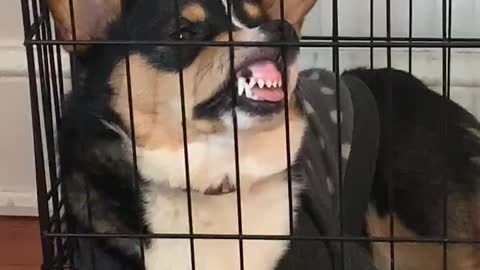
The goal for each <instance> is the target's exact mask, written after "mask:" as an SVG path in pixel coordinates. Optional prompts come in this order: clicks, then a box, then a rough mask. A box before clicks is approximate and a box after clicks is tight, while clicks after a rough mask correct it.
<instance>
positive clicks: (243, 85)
mask: <svg viewBox="0 0 480 270" xmlns="http://www.w3.org/2000/svg"><path fill="white" fill-rule="evenodd" d="M247 88H248V85H247V81H246V79H245V78H238V81H237V89H238V95H239V96H241V95H243V91H246V90H247Z"/></svg>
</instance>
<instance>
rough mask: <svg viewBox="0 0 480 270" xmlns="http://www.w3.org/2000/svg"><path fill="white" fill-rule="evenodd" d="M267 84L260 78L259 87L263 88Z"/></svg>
mask: <svg viewBox="0 0 480 270" xmlns="http://www.w3.org/2000/svg"><path fill="white" fill-rule="evenodd" d="M264 85H265V82H264V81H263V80H261V79H260V80H258V87H260V88H263V86H264Z"/></svg>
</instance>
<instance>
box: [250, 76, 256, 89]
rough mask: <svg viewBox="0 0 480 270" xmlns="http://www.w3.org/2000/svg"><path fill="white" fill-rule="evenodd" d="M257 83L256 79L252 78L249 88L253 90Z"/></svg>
mask: <svg viewBox="0 0 480 270" xmlns="http://www.w3.org/2000/svg"><path fill="white" fill-rule="evenodd" d="M256 83H257V81H255V79H254V78H250V82H249V83H248V87H250V88H252V87H253V86H254V85H255V84H256Z"/></svg>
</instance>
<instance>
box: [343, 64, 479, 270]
mask: <svg viewBox="0 0 480 270" xmlns="http://www.w3.org/2000/svg"><path fill="white" fill-rule="evenodd" d="M345 74H349V75H352V76H356V77H358V78H360V79H361V80H362V81H364V82H365V83H366V84H367V85H368V87H369V89H371V91H372V93H373V95H374V96H375V100H376V102H377V107H378V110H379V115H380V121H381V133H382V135H381V139H380V150H379V156H378V162H377V171H376V173H375V179H374V183H373V187H372V196H371V204H370V207H369V210H368V212H367V215H366V232H367V234H368V235H369V236H373V237H384V238H389V237H391V236H393V237H396V238H404V239H420V240H422V239H424V240H426V239H430V240H432V241H428V240H427V241H425V242H422V243H414V242H408V241H407V242H403V243H395V244H394V245H393V251H391V248H390V244H389V243H388V242H387V243H385V242H383V243H382V242H377V243H372V252H373V256H374V258H375V261H376V265H377V266H378V267H379V269H389V268H390V265H391V264H392V260H391V254H393V255H394V265H395V269H444V268H443V267H444V264H446V267H447V269H480V264H479V258H480V253H479V252H480V251H479V247H478V245H475V244H468V243H462V241H472V240H473V241H475V240H476V241H478V239H479V238H480V230H479V229H480V218H479V213H480V204H479V203H480V195H479V194H480V193H479V191H480V163H479V160H478V157H479V155H480V136H479V135H480V132H479V131H480V123H479V122H478V120H477V119H476V118H475V117H474V116H473V115H472V114H470V113H469V112H467V111H466V110H465V109H463V108H462V107H460V106H459V105H458V104H456V103H455V102H453V101H451V100H446V99H445V98H443V97H442V96H441V95H439V94H437V93H436V92H434V91H433V90H431V89H429V88H428V87H427V86H426V85H425V84H424V83H423V82H421V81H420V80H419V79H417V78H416V77H414V76H412V75H411V74H409V73H407V72H404V71H400V70H395V69H387V68H384V69H376V70H368V69H355V70H349V71H346V72H345ZM389 196H390V198H389ZM444 209H446V210H444ZM444 220H445V221H444ZM391 223H393V225H392V226H393V230H391V227H390V226H391ZM445 223H446V224H445ZM439 239H451V240H457V242H458V243H456V244H455V243H453V244H452V243H449V244H447V245H446V246H445V247H444V245H442V244H441V243H440V244H439V242H438V241H437V242H436V243H435V240H439ZM440 242H441V241H440ZM444 249H445V250H444ZM444 251H445V257H446V259H445V260H444V259H443V257H444Z"/></svg>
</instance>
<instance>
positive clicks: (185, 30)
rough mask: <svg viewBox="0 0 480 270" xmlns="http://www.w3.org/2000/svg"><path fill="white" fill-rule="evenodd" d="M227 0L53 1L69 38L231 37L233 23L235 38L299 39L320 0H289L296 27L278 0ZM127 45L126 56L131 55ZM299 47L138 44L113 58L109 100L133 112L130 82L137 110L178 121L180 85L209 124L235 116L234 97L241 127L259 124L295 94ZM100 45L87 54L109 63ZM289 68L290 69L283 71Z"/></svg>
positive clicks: (189, 105)
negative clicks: (282, 12)
mask: <svg viewBox="0 0 480 270" xmlns="http://www.w3.org/2000/svg"><path fill="white" fill-rule="evenodd" d="M70 2H72V3H73V12H72V11H71V9H70ZM227 2H228V1H227V0H126V1H124V3H123V5H122V1H121V0H103V1H100V0H73V1H69V0H50V1H49V8H50V10H51V12H52V14H53V17H54V18H55V21H56V26H57V29H58V32H59V33H60V36H61V38H63V39H72V36H76V39H77V40H98V39H109V40H133V41H135V40H141V41H162V40H182V41H229V39H230V35H229V29H230V26H232V34H231V38H232V40H233V41H247V42H250V41H258V42H279V41H292V42H295V41H298V36H297V33H296V32H297V31H298V30H299V29H300V27H301V22H302V21H303V16H304V15H305V14H306V13H307V12H308V10H309V9H310V8H311V6H312V5H313V3H314V2H315V1H311V0H308V1H303V2H302V1H298V0H296V1H293V0H286V1H285V10H287V11H288V10H292V3H297V4H298V7H296V9H295V11H294V13H295V15H289V13H288V12H287V13H286V14H285V18H286V19H287V20H289V21H291V22H292V23H293V24H295V25H296V28H295V27H293V26H292V24H290V23H288V22H286V21H280V20H274V19H276V18H279V17H280V16H279V6H280V5H279V2H280V0H278V1H277V0H264V1H263V2H262V1H260V0H230V1H229V2H230V5H228V4H227ZM227 6H230V7H231V10H230V11H229V10H228V9H227ZM299 9H300V10H302V11H303V12H301V11H299ZM72 14H74V17H73V20H72V17H71V15H72ZM229 14H231V15H232V16H231V18H230V17H229ZM72 21H73V22H74V24H75V31H73V30H72V25H73V23H72ZM230 22H232V23H231V24H230ZM99 47H102V49H104V50H108V46H100V45H90V46H88V47H87V46H80V47H78V48H77V49H78V51H79V52H81V53H86V52H85V51H86V50H88V51H90V50H95V49H97V50H98V48H99ZM110 48H111V47H110ZM119 51H120V50H119ZM122 53H124V51H122ZM106 54H109V53H105V55H106ZM127 54H128V55H129V58H128V59H129V61H128V63H127V62H126V61H125V57H124V56H125V55H127ZM297 54H298V48H296V47H284V49H283V52H282V49H281V48H279V47H252V46H249V47H246V46H237V47H234V48H233V50H231V49H230V48H229V47H225V46H223V47H222V46H194V45H188V46H183V45H182V46H180V45H177V46H173V45H145V44H144V45H139V44H134V45H131V46H129V47H128V50H127V52H125V55H124V56H117V58H116V60H115V61H116V62H115V63H114V64H113V68H112V70H111V74H110V76H109V84H110V86H111V88H112V90H113V92H114V93H115V100H114V101H113V104H112V105H113V106H114V107H115V108H116V110H117V111H119V112H120V114H122V112H123V113H124V114H125V116H126V115H128V113H127V112H126V109H128V106H127V105H126V102H127V100H128V98H127V96H128V95H127V90H126V89H127V88H128V86H129V85H130V86H131V88H132V93H133V99H132V100H133V102H134V108H135V110H136V112H142V113H143V114H155V115H163V116H160V117H163V118H169V119H164V120H165V121H172V120H174V119H175V118H177V116H175V115H174V113H173V114H172V112H176V111H180V108H181V106H180V104H181V103H180V93H181V92H182V91H181V90H182V89H181V88H183V93H184V99H185V113H186V117H187V120H188V121H189V123H193V125H197V126H198V127H200V128H205V127H207V128H209V127H212V126H214V125H218V124H222V125H228V124H231V114H230V113H231V111H232V109H233V107H234V106H233V103H234V100H236V112H237V116H238V123H239V125H238V126H239V128H240V129H251V128H255V127H262V126H264V124H265V123H266V122H269V123H273V122H275V121H272V120H275V119H276V118H278V119H279V118H280V117H281V116H282V112H283V109H284V105H285V104H284V103H285V101H286V100H290V99H288V98H290V97H291V94H292V92H293V90H294V89H295V87H296V83H297V71H296V68H295V61H296V57H297ZM95 55H96V57H97V58H98V59H90V61H89V63H90V64H92V63H93V65H102V62H101V61H105V59H103V60H102V57H103V56H102V57H98V56H99V55H103V54H101V53H100V54H98V53H97V54H95ZM96 61H98V62H96ZM232 61H233V62H232ZM127 65H128V66H129V67H130V76H127V72H126V66H127ZM231 67H233V70H232V69H231ZM180 70H181V74H182V76H181V77H182V80H181V81H182V83H181V82H180V79H179V77H180V76H179V73H180V72H179V71H180ZM283 70H286V71H287V72H286V73H285V74H284V75H282V74H283ZM285 76H286V77H285ZM128 78H130V79H128ZM286 82H287V83H286ZM181 84H183V87H182V86H181ZM283 88H285V89H286V92H285V91H284V90H283ZM285 93H287V95H288V96H285ZM233 95H236V97H234V96H233ZM139 117H140V118H141V116H139ZM178 117H180V114H178ZM152 118H156V116H152ZM177 120H178V119H177ZM152 121H153V120H152ZM205 123H207V125H205Z"/></svg>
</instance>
